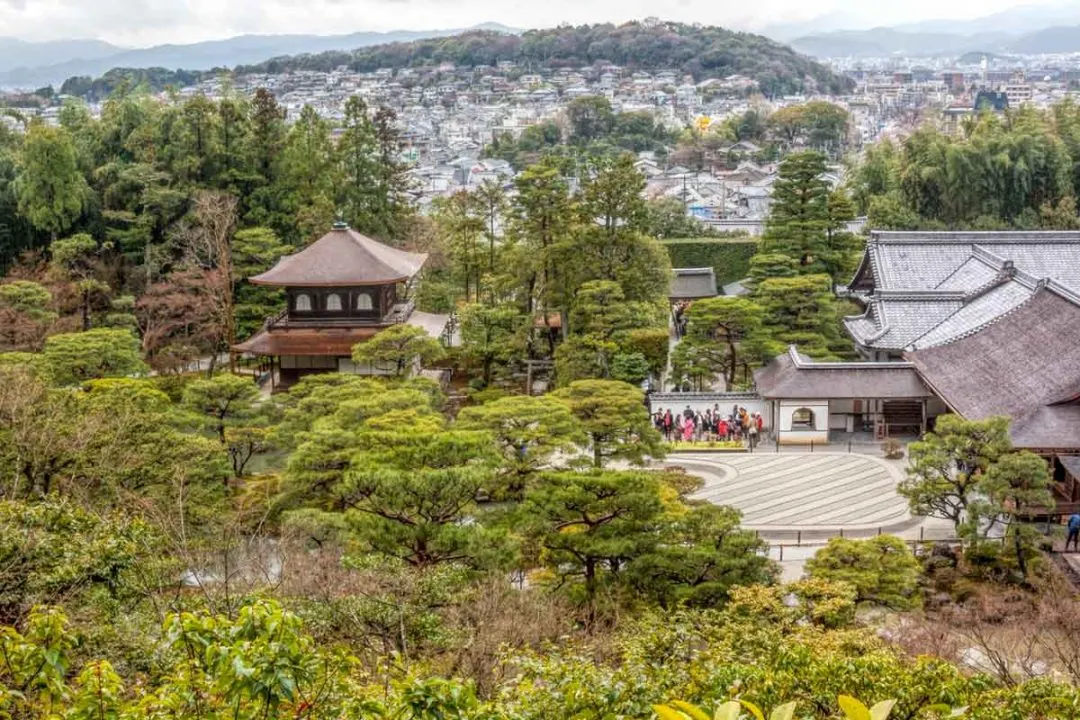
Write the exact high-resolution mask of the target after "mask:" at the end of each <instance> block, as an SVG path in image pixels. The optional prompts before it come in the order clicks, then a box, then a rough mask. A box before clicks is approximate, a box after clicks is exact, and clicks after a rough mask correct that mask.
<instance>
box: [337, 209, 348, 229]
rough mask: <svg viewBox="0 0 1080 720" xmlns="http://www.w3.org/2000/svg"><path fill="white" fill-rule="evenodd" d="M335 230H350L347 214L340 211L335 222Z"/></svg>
mask: <svg viewBox="0 0 1080 720" xmlns="http://www.w3.org/2000/svg"><path fill="white" fill-rule="evenodd" d="M334 229H335V230H348V229H349V223H347V222H345V213H343V212H341V211H338V214H337V220H335V221H334Z"/></svg>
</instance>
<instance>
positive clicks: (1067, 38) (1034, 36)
mask: <svg viewBox="0 0 1080 720" xmlns="http://www.w3.org/2000/svg"><path fill="white" fill-rule="evenodd" d="M1008 48H1009V50H1011V51H1012V52H1014V53H1022V54H1028V55H1033V54H1035V53H1071V52H1080V25H1074V26H1072V27H1052V28H1046V29H1045V30H1039V31H1038V32H1033V33H1030V34H1028V35H1024V36H1022V37H1019V38H1016V39H1015V40H1013V41H1012V42H1010V43H1009V46H1008Z"/></svg>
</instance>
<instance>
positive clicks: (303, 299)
mask: <svg viewBox="0 0 1080 720" xmlns="http://www.w3.org/2000/svg"><path fill="white" fill-rule="evenodd" d="M296 312H311V296H310V295H305V294H303V293H301V294H300V295H297V296H296Z"/></svg>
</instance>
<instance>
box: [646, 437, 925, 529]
mask: <svg viewBox="0 0 1080 720" xmlns="http://www.w3.org/2000/svg"><path fill="white" fill-rule="evenodd" d="M666 464H667V465H679V466H682V467H684V468H686V470H687V471H688V472H690V473H693V474H694V475H697V476H699V477H701V478H702V479H703V480H704V481H705V487H703V488H702V489H701V490H700V491H699V492H698V493H697V494H696V495H695V497H697V498H700V499H705V500H709V501H710V502H714V503H717V504H718V505H731V506H734V507H736V508H738V509H740V510H742V513H743V522H742V524H743V526H744V527H747V528H754V529H759V530H782V529H791V530H797V529H806V530H813V529H824V528H851V529H852V530H855V529H858V528H863V529H866V528H873V527H879V528H883V530H884V531H886V532H887V531H889V530H890V529H898V528H901V527H903V526H905V525H907V524H910V523H911V522H912V520H913V518H912V517H911V515H910V513H909V512H908V504H907V500H905V499H904V498H902V497H900V496H899V495H897V494H896V486H897V484H898V483H899V482H900V480H901V479H902V475H901V473H900V470H899V469H898V468H896V467H893V466H892V465H889V464H888V463H887V462H886V461H884V460H880V459H878V458H875V457H872V456H866V455H849V454H841V453H808V454H799V455H794V454H786V453H784V454H766V453H758V454H753V455H715V454H707V453H701V454H679V455H673V456H671V457H669V459H668V462H667V463H666Z"/></svg>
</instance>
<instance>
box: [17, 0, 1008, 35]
mask: <svg viewBox="0 0 1080 720" xmlns="http://www.w3.org/2000/svg"><path fill="white" fill-rule="evenodd" d="M1014 4H1016V3H1015V0H945V1H944V2H942V0H905V2H904V3H866V2H865V1H864V0H818V2H814V3H808V2H806V0H756V1H755V2H751V3H747V2H742V1H736V0H720V1H719V2H718V1H717V0H675V2H667V3H658V2H656V0H545V2H522V1H521V0H510V1H508V2H500V3H493V2H491V1H490V0H0V28H4V34H6V35H9V36H14V37H20V38H25V39H34V40H43V39H56V38H70V37H98V38H101V39H104V40H108V41H111V42H115V43H118V44H122V45H129V46H145V45H152V44H160V43H183V42H194V41H198V40H207V39H214V38H223V37H229V36H232V35H237V34H241V33H320V34H333V33H345V32H355V31H361V30H395V29H433V28H459V27H467V26H470V25H474V24H478V23H482V22H501V23H504V24H507V25H511V26H515V27H550V26H553V25H557V24H559V23H562V22H569V23H575V24H576V23H583V22H619V21H624V20H629V19H634V18H645V17H649V16H660V17H663V18H664V19H671V20H681V21H686V22H700V23H704V24H711V25H723V26H726V27H734V28H740V29H759V28H762V27H767V26H769V25H773V24H780V23H783V24H787V23H792V22H799V21H802V20H809V19H811V18H812V17H816V16H819V15H823V14H826V13H837V14H840V15H842V16H844V17H850V18H852V23H853V24H860V25H862V24H866V23H893V22H905V21H912V20H919V19H926V18H938V17H954V18H964V17H975V16H978V15H984V14H988V13H992V12H995V11H997V10H1002V9H1004V8H1006V7H1009V6H1011V5H1014Z"/></svg>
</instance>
